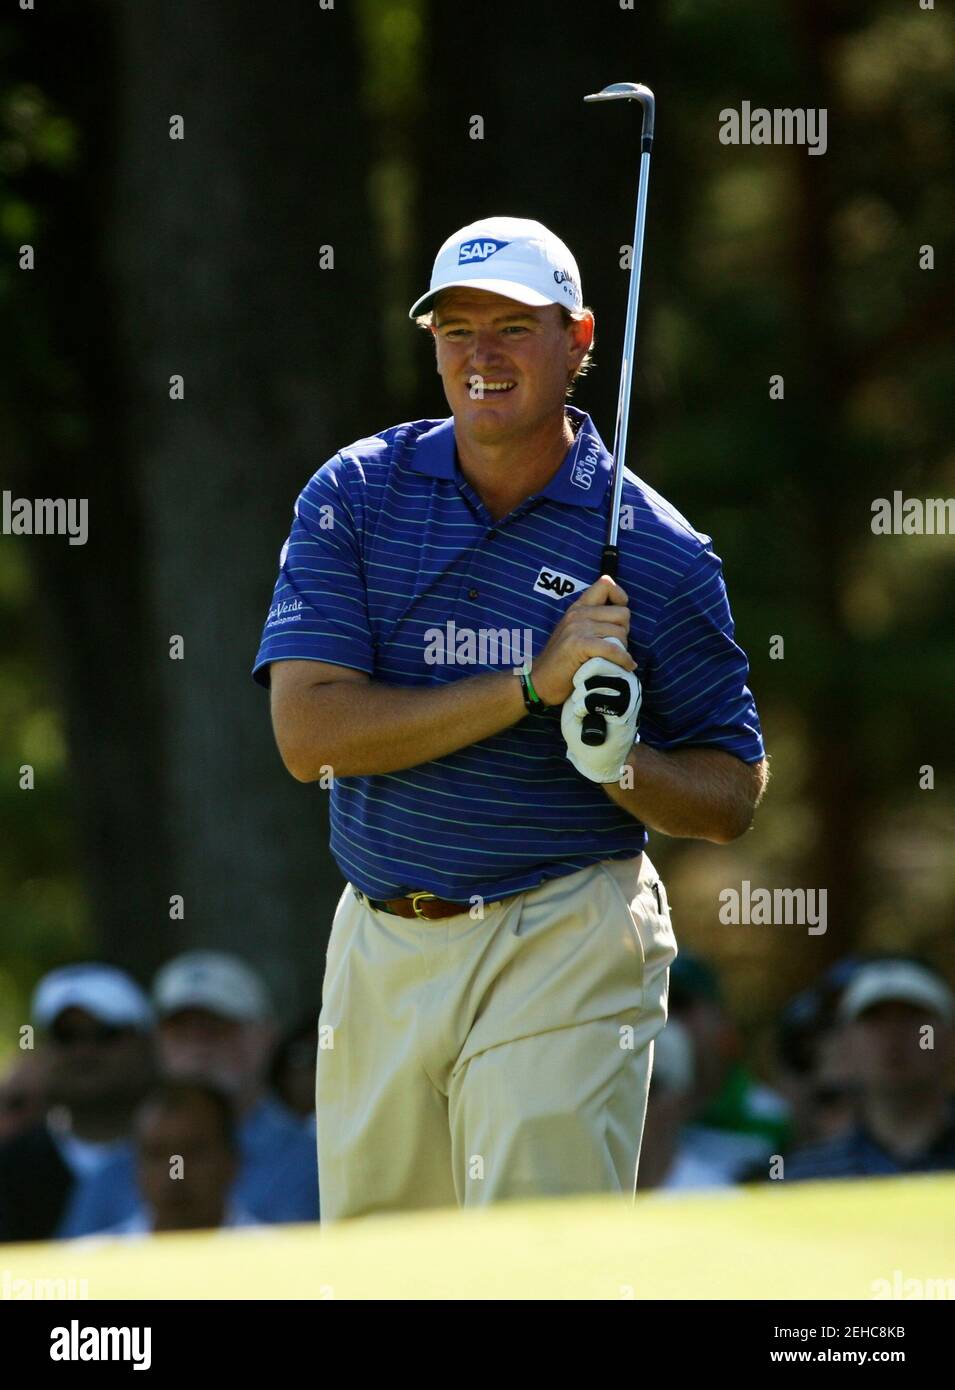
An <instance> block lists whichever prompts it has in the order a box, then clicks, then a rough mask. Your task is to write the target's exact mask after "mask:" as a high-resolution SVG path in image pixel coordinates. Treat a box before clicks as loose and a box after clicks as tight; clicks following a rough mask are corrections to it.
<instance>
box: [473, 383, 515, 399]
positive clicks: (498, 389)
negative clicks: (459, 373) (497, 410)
mask: <svg viewBox="0 0 955 1390" xmlns="http://www.w3.org/2000/svg"><path fill="white" fill-rule="evenodd" d="M467 385H468V390H469V391H470V390H472V389H473V384H472V382H470V381H469V382H468V383H467ZM516 386H517V382H516V381H485V382H484V383H483V385H482V389H481V392H480V393H479V394H476V395H475V396H474V397H473V399H474V400H476V401H481V400H485V401H486V400H487V399H488V397H490V396H506V395H508V394H509V393H510V392H511V391H513V390H514V389H515V387H516Z"/></svg>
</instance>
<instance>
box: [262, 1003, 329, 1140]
mask: <svg viewBox="0 0 955 1390" xmlns="http://www.w3.org/2000/svg"><path fill="white" fill-rule="evenodd" d="M317 1056H318V1020H317V1019H316V1018H313V1017H312V1016H311V1015H309V1017H308V1018H305V1019H302V1021H301V1022H300V1023H298V1024H297V1025H296V1026H295V1027H294V1028H291V1029H290V1030H289V1031H288V1032H287V1033H286V1034H285V1036H284V1038H283V1039H282V1041H281V1042H280V1043H279V1045H278V1047H277V1048H276V1049H275V1056H274V1057H273V1058H272V1067H271V1071H270V1081H271V1084H272V1090H273V1091H274V1092H275V1094H276V1095H277V1096H278V1098H279V1100H280V1101H281V1102H282V1104H283V1105H285V1106H287V1107H288V1109H289V1110H291V1111H292V1112H293V1114H295V1115H301V1117H302V1119H303V1120H304V1121H305V1123H306V1125H307V1126H308V1127H309V1128H310V1129H314V1127H315V1063H316V1058H317Z"/></svg>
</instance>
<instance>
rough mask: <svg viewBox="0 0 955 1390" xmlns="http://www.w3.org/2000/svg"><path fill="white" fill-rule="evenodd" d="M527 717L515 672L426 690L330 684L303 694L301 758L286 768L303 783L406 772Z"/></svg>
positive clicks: (298, 713)
mask: <svg viewBox="0 0 955 1390" xmlns="http://www.w3.org/2000/svg"><path fill="white" fill-rule="evenodd" d="M525 713H526V710H525V708H524V698H523V696H522V694H521V686H520V682H519V681H518V679H517V677H516V676H515V675H513V673H512V672H510V671H506V672H505V671H495V672H491V673H488V674H485V675H481V676H468V677H465V678H464V679H463V680H458V681H451V682H449V683H448V684H447V685H429V686H425V687H412V686H401V685H387V684H385V683H383V682H381V681H341V682H338V681H331V682H327V683H325V684H322V685H315V686H311V687H309V688H308V689H306V690H303V691H301V692H300V695H299V697H298V705H297V708H296V710H295V712H294V724H295V725H296V726H297V733H296V736H295V738H294V740H293V746H294V748H295V749H296V750H297V751H296V752H295V754H294V756H293V757H292V758H289V757H288V756H286V766H288V768H289V771H290V772H291V773H292V774H293V776H294V777H296V778H297V779H298V780H299V781H300V782H314V781H316V780H317V779H318V778H319V777H320V776H321V775H322V773H323V770H324V769H325V768H328V769H330V771H331V773H332V775H333V776H335V777H362V776H369V775H373V774H375V773H382V772H400V771H402V770H403V769H404V768H408V767H416V766H417V765H418V764H419V763H427V762H430V761H431V760H432V759H433V758H443V757H444V756H445V755H446V754H448V753H454V752H457V750H458V749H459V748H467V747H468V746H469V745H470V744H472V743H479V742H480V741H481V739H485V738H490V736H491V735H492V734H496V733H499V732H500V731H501V730H502V729H507V728H510V726H511V725H512V724H516V723H517V722H518V721H519V720H521V719H523V717H524V715H525Z"/></svg>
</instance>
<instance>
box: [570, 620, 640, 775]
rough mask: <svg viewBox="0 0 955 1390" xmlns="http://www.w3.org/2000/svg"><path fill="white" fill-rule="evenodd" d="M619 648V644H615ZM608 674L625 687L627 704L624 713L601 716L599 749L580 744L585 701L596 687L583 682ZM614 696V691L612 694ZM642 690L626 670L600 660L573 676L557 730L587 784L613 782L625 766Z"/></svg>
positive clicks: (587, 664)
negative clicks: (602, 726) (603, 727)
mask: <svg viewBox="0 0 955 1390" xmlns="http://www.w3.org/2000/svg"><path fill="white" fill-rule="evenodd" d="M607 641H609V642H614V643H619V638H616V637H610V638H608V639H607ZM619 645H620V646H621V648H622V647H623V644H622V643H619ZM606 675H612V676H614V678H615V679H616V680H619V681H623V682H625V683H626V686H627V687H628V696H629V698H628V701H627V707H626V709H625V710H621V711H620V713H619V714H606V713H604V714H603V716H602V717H603V720H604V723H605V724H606V728H607V735H606V738H605V739H604V741H603V743H602V744H600V745H599V747H592V746H590V745H589V744H586V743H584V742H583V740H582V738H581V734H582V732H583V727H584V718H585V716H586V715H587V714H588V712H589V711H588V702H593V700H594V698H595V696H596V695H597V694H598V690H599V687H595V686H593V684H591V689H590V690H589V691H588V689H587V682H588V681H590V682H591V683H592V682H593V680H594V677H597V678H598V679H599V677H600V676H606ZM614 693H616V692H614ZM642 699H643V690H642V688H641V685H640V682H639V680H638V679H637V677H636V676H635V675H634V674H633V673H632V672H630V671H627V672H622V671H621V670H620V668H619V666H617V665H615V664H611V662H609V661H607V660H606V658H604V657H592V658H591V659H590V660H589V661H585V662H584V664H583V666H581V667H580V669H579V670H578V671H577V673H576V675H575V676H574V689H573V692H572V694H571V695H570V697H569V698H568V699H567V700H565V701H564V708H563V711H562V712H561V716H560V728H561V732H562V734H563V735H564V739H565V741H566V743H567V757H568V758H569V759H570V761H571V762H572V763H573V765H574V767H575V768H576V769H577V771H578V772H580V773H583V775H584V777H589V779H590V781H591V782H617V781H619V780H620V775H621V773H622V772H623V769H624V767H625V766H626V759H627V754H628V753H629V752H630V749H631V748H632V747H633V745H634V743H635V742H636V739H637V719H638V717H639V714H640V702H641V700H642Z"/></svg>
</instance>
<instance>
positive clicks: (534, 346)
mask: <svg viewBox="0 0 955 1390" xmlns="http://www.w3.org/2000/svg"><path fill="white" fill-rule="evenodd" d="M432 332H433V333H434V338H435V345H436V349H437V360H438V373H439V375H440V376H441V379H442V381H443V383H444V394H445V396H446V397H447V401H448V405H449V406H450V407H451V413H452V414H453V415H454V421H455V426H456V428H457V429H458V430H459V431H463V433H464V435H465V436H466V437H467V438H468V439H469V440H472V441H473V442H474V443H476V444H503V443H507V442H508V441H510V440H515V439H519V438H520V437H521V436H522V435H527V434H531V433H533V432H534V431H535V430H537V429H539V428H540V427H541V426H542V425H546V424H547V423H548V422H549V421H552V420H553V419H554V417H555V415H557V416H561V417H562V415H563V408H564V401H565V399H566V394H567V382H568V379H569V377H570V375H571V373H572V372H573V371H574V369H575V368H576V367H577V366H579V364H580V361H581V359H582V358H583V356H584V354H585V352H586V351H587V348H588V347H589V346H590V343H591V340H592V338H593V317H592V316H591V315H588V316H587V317H586V318H585V319H584V320H583V321H582V322H576V321H575V322H572V323H571V324H569V325H567V326H565V324H564V322H563V316H562V314H561V311H560V307H559V305H557V304H545V305H544V306H543V307H542V308H539V309H536V308H532V307H530V306H529V305H527V304H519V303H518V302H517V301H516V300H514V299H507V298H505V297H504V295H500V294H493V293H491V292H490V291H488V290H470V289H452V290H444V291H442V293H441V294H440V295H438V297H437V301H436V305H435V311H434V323H433V327H432ZM496 388H501V389H496Z"/></svg>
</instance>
